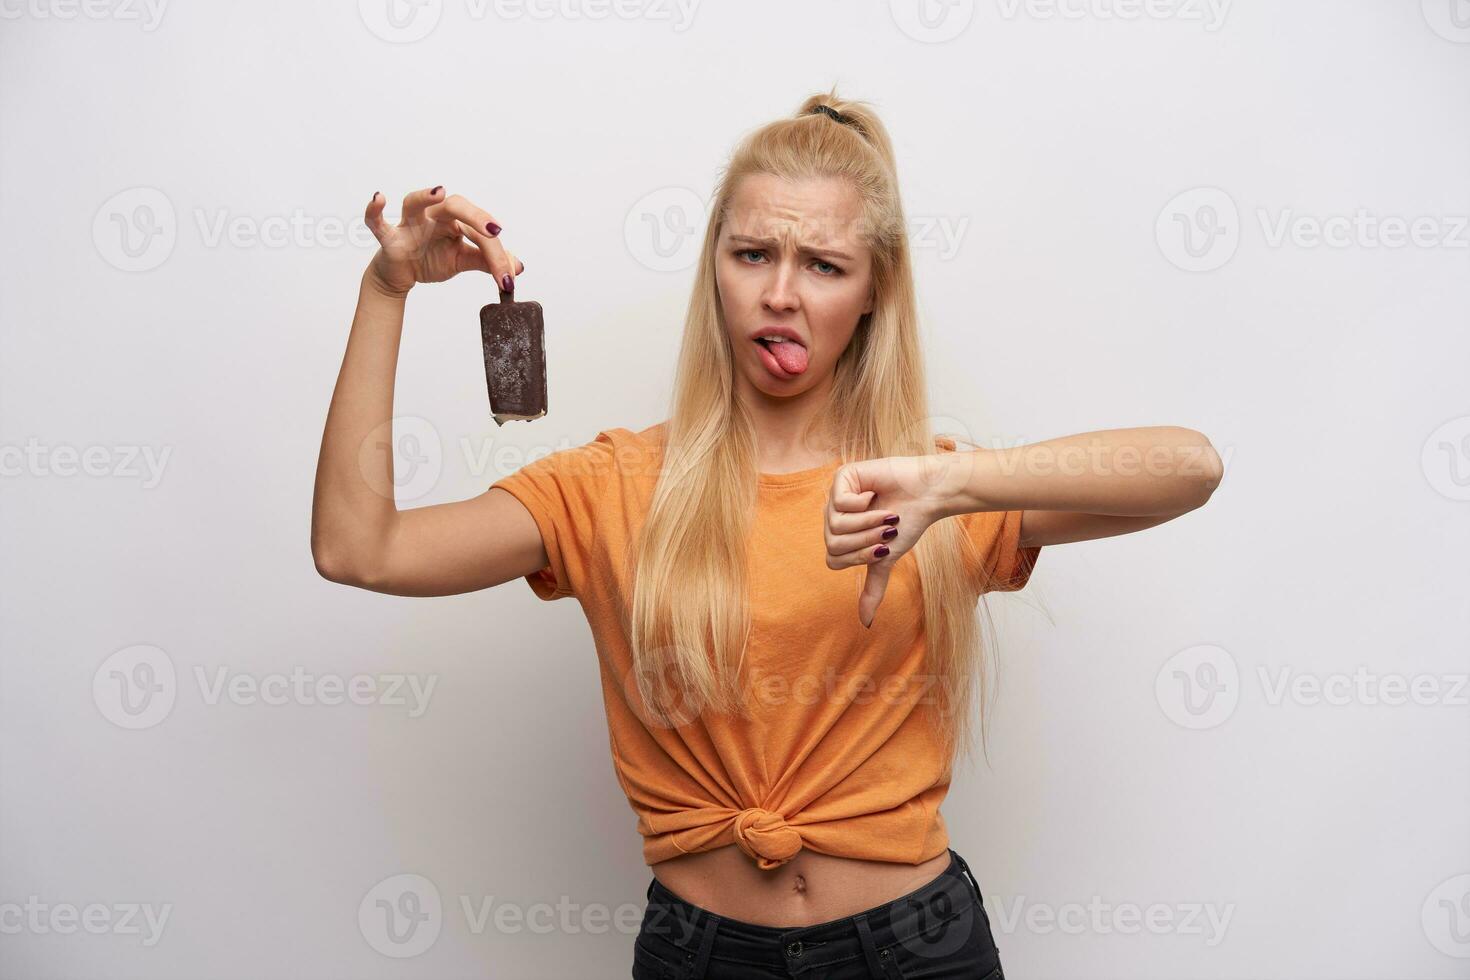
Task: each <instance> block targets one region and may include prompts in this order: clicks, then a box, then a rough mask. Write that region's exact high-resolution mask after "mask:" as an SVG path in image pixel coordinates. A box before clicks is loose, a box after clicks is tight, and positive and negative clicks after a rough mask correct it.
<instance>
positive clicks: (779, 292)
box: [761, 259, 801, 312]
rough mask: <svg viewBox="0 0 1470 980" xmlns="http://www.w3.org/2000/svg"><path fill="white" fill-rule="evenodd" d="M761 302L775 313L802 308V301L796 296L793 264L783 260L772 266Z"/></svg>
mask: <svg viewBox="0 0 1470 980" xmlns="http://www.w3.org/2000/svg"><path fill="white" fill-rule="evenodd" d="M761 302H762V303H764V304H765V306H766V309H768V310H772V311H775V312H789V311H791V310H794V309H796V308H797V307H798V306H800V304H801V300H800V298H799V297H798V296H797V295H796V269H795V268H794V266H793V265H792V263H790V262H788V261H786V260H784V259H783V260H782V261H780V262H777V263H774V264H773V265H772V266H771V270H770V274H769V275H768V276H767V277H766V282H765V289H764V292H763V295H762V296H761Z"/></svg>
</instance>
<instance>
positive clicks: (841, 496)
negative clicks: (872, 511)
mask: <svg viewBox="0 0 1470 980" xmlns="http://www.w3.org/2000/svg"><path fill="white" fill-rule="evenodd" d="M873 494H874V491H872V490H863V489H862V488H861V486H860V485H859V484H858V475H857V469H856V468H855V467H851V466H844V467H843V468H842V469H840V470H838V471H837V478H836V479H835V480H833V481H832V508H833V509H834V510H839V511H846V512H849V513H857V512H859V511H864V510H867V509H868V504H869V503H871V502H872V500H873Z"/></svg>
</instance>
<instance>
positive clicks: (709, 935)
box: [633, 848, 1005, 980]
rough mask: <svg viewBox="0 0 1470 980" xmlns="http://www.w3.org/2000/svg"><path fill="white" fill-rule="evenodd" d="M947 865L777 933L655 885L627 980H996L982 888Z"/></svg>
mask: <svg viewBox="0 0 1470 980" xmlns="http://www.w3.org/2000/svg"><path fill="white" fill-rule="evenodd" d="M949 856H950V859H949V867H947V868H945V869H944V871H943V872H942V873H941V874H940V875H939V877H938V878H935V879H934V880H933V881H931V882H929V883H928V884H927V885H924V886H923V887H922V888H919V889H916V890H914V891H911V892H909V893H908V894H907V895H901V896H899V897H898V898H895V899H894V900H893V901H891V902H889V903H888V904H887V905H878V906H875V907H873V908H870V909H868V910H867V911H865V912H859V913H857V914H856V915H852V916H848V917H847V918H845V919H833V920H832V921H830V922H822V923H819V924H817V925H814V926H802V927H800V928H793V929H780V928H775V927H772V926H758V925H753V924H752V923H749V922H740V921H738V920H736V919H726V918H722V917H720V916H718V915H715V914H714V913H713V912H710V911H709V910H707V909H702V908H700V907H699V906H697V905H692V904H690V903H689V902H686V901H684V900H683V899H682V898H680V897H679V896H678V895H675V894H674V893H673V892H671V891H669V890H668V889H667V888H665V887H664V886H663V884H662V883H661V882H660V881H659V880H658V879H657V878H655V879H653V881H651V882H649V885H648V908H647V910H646V911H645V912H644V914H643V927H642V929H641V930H640V931H639V933H638V938H637V939H636V940H634V943H633V980H789V978H793V977H796V978H801V980H1004V978H1005V973H1004V972H1002V970H1001V968H1000V950H998V949H997V948H996V946H995V939H994V937H992V936H991V933H990V917H989V916H988V915H987V914H986V912H985V907H984V904H983V896H982V895H981V894H980V884H979V883H978V882H977V881H975V876H974V875H973V874H971V873H970V866H969V864H967V863H966V862H965V859H964V858H962V857H960V855H959V854H958V853H957V852H955V851H954V850H953V849H952V848H951V849H950V851H949Z"/></svg>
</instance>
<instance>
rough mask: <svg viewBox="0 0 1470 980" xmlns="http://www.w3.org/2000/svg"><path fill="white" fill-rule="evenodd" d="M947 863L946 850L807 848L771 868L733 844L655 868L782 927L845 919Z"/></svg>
mask: <svg viewBox="0 0 1470 980" xmlns="http://www.w3.org/2000/svg"><path fill="white" fill-rule="evenodd" d="M947 867H949V852H948V851H947V850H946V851H944V852H943V853H941V854H939V855H936V856H935V857H933V858H930V859H929V860H927V861H924V862H922V863H920V864H895V863H893V862H891V861H862V860H858V859H855V858H843V857H834V856H832V855H830V854H822V853H819V852H817V851H812V850H803V851H801V852H800V853H798V854H797V855H796V856H795V857H793V858H792V859H791V860H790V861H787V862H786V863H785V864H783V865H781V866H780V867H778V868H773V869H771V870H770V871H763V870H761V869H760V868H758V867H756V865H755V863H754V862H753V861H751V859H750V857H749V856H748V855H746V854H745V853H744V852H743V851H742V850H741V849H740V848H738V847H736V846H735V845H733V844H732V845H729V846H727V847H719V848H716V849H714V850H712V851H700V852H698V853H695V854H681V855H679V856H678V857H676V858H671V859H670V860H668V861H660V862H659V863H657V864H655V865H653V867H652V870H653V876H654V877H655V878H657V879H658V880H659V882H660V883H661V884H662V885H663V886H664V887H665V888H667V889H668V890H669V891H671V892H673V893H674V894H675V895H678V896H679V897H680V898H682V899H684V901H686V902H690V903H692V904H694V905H698V906H699V907H700V908H704V909H708V910H709V911H711V912H713V913H715V914H716V915H719V916H722V917H724V918H728V919H736V920H739V921H741V922H748V923H750V924H752V925H758V926H774V927H776V928H782V929H792V928H801V927H803V926H812V925H817V924H818V923H822V922H829V921H831V920H833V919H843V918H846V917H847V916H850V915H856V914H857V913H859V912H864V911H866V910H868V909H870V908H873V907H874V906H878V905H886V904H888V903H889V902H891V901H893V900H894V899H895V898H899V897H900V896H903V895H907V894H908V893H909V892H911V891H914V890H915V889H918V888H922V887H923V886H924V885H927V884H928V883H929V882H931V881H933V880H934V879H935V878H937V877H939V875H940V873H941V872H943V871H944V869H945V868H947Z"/></svg>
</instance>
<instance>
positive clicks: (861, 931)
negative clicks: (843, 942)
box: [853, 912, 884, 980]
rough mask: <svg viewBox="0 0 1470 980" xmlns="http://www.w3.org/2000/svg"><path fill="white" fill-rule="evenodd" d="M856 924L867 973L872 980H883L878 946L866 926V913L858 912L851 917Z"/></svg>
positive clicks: (870, 930)
mask: <svg viewBox="0 0 1470 980" xmlns="http://www.w3.org/2000/svg"><path fill="white" fill-rule="evenodd" d="M853 919H854V920H856V922H857V930H858V937H859V940H860V941H861V942H862V946H863V956H865V957H867V960H868V973H869V975H870V976H872V977H873V980H883V977H884V973H883V967H882V966H881V965H879V963H878V944H877V943H875V942H873V930H872V929H871V928H869V926H868V913H866V912H859V913H858V914H857V915H855V916H853Z"/></svg>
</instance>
